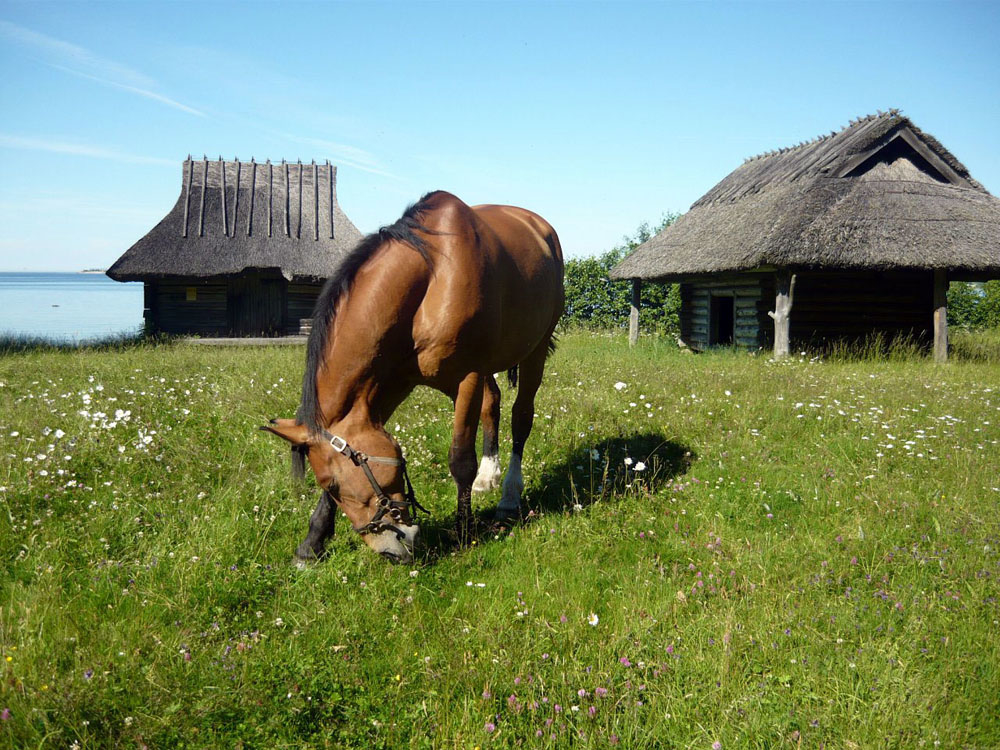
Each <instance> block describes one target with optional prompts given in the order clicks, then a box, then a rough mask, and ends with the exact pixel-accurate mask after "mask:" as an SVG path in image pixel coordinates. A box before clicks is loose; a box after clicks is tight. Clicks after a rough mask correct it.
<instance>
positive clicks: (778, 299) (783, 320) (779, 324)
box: [767, 271, 795, 359]
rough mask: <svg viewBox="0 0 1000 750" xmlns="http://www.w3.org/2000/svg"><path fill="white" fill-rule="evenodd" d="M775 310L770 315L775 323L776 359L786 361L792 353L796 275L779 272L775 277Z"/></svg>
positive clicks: (788, 272) (769, 312)
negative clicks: (792, 315)
mask: <svg viewBox="0 0 1000 750" xmlns="http://www.w3.org/2000/svg"><path fill="white" fill-rule="evenodd" d="M774 288H775V296H774V310H773V311H768V313H767V314H768V315H770V316H771V319H772V320H773V321H774V358H775V359H784V358H785V357H787V356H788V354H789V352H790V351H791V344H790V343H789V335H788V331H789V328H790V327H791V312H792V300H793V297H794V295H795V274H794V273H791V272H790V271H778V272H777V273H776V274H775V276H774Z"/></svg>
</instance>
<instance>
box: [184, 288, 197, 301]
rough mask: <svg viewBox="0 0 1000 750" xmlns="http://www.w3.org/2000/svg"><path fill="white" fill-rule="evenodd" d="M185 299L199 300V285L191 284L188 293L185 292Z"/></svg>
mask: <svg viewBox="0 0 1000 750" xmlns="http://www.w3.org/2000/svg"><path fill="white" fill-rule="evenodd" d="M184 299H185V300H187V301H188V302H197V301H198V287H196V286H189V287H188V288H187V293H186V294H185V296H184Z"/></svg>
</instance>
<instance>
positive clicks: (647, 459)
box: [418, 432, 696, 562]
mask: <svg viewBox="0 0 1000 750" xmlns="http://www.w3.org/2000/svg"><path fill="white" fill-rule="evenodd" d="M591 442H592V444H593V445H595V446H599V447H597V448H593V449H588V451H587V453H586V454H585V455H583V456H581V454H579V453H576V454H574V455H573V456H568V457H566V458H564V459H563V460H562V461H560V462H559V463H557V464H554V465H550V466H546V467H545V470H544V471H542V473H541V474H539V475H537V476H536V478H534V479H532V480H531V481H530V483H529V484H527V485H526V487H525V492H524V497H523V498H522V501H521V506H522V507H521V511H522V518H521V520H520V522H516V521H515V522H498V521H497V520H496V517H495V515H494V511H495V508H496V501H499V493H500V491H499V490H496V491H494V492H493V493H490V495H489V496H488V497H489V498H490V500H491V502H490V503H489V505H487V506H486V507H480V508H478V509H475V510H474V511H473V518H474V520H475V530H474V532H473V539H474V540H475V542H476V543H477V544H484V543H489V542H491V541H493V540H494V538H496V537H497V536H499V535H503V534H505V533H506V532H507V531H508V530H509V529H510V528H511V526H512V525H522V526H523V525H525V524H530V523H533V522H534V521H535V520H537V519H539V518H541V517H542V516H544V514H546V513H561V512H563V511H565V510H568V509H571V508H576V507H577V506H579V508H577V509H583V508H586V507H588V506H590V505H592V504H594V503H596V502H598V501H600V500H604V499H607V498H609V497H611V496H613V495H625V494H628V493H630V492H641V493H643V494H655V493H656V492H657V491H659V490H661V489H662V488H664V487H666V486H667V485H668V484H669V483H670V482H671V481H673V479H674V478H676V477H677V476H680V475H681V474H684V473H685V472H686V471H687V470H688V467H689V466H690V465H691V464H692V463H693V462H694V461H695V460H696V456H695V454H694V452H693V451H692V450H691V449H690V448H689V447H687V446H685V445H681V444H680V443H676V442H674V441H672V440H668V439H667V438H666V437H664V436H663V435H661V434H658V433H652V432H645V433H635V434H630V435H617V436H609V437H605V438H599V437H595V436H591ZM418 547H419V548H420V550H419V554H420V555H421V556H422V557H423V559H424V562H433V561H435V560H436V559H438V558H440V557H443V556H445V555H447V554H450V553H451V552H453V551H455V550H457V549H459V544H458V539H457V537H456V534H455V514H454V513H451V514H449V515H448V516H433V517H430V518H422V519H421V523H420V540H419V543H418Z"/></svg>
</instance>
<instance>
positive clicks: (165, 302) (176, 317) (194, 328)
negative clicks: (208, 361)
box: [146, 281, 227, 336]
mask: <svg viewBox="0 0 1000 750" xmlns="http://www.w3.org/2000/svg"><path fill="white" fill-rule="evenodd" d="M188 287H194V288H195V289H196V290H197V299H196V300H188V299H187V289H188ZM146 290H147V293H146V300H147V305H148V307H149V311H150V318H151V323H152V326H153V328H154V330H156V331H160V332H162V333H187V334H197V335H199V336H225V335H227V330H226V329H227V321H226V285H225V284H218V283H216V284H209V283H205V282H197V281H190V282H163V281H161V282H146Z"/></svg>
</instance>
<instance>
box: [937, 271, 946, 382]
mask: <svg viewBox="0 0 1000 750" xmlns="http://www.w3.org/2000/svg"><path fill="white" fill-rule="evenodd" d="M934 361H935V362H947V361H948V270H947V269H945V268H935V269H934Z"/></svg>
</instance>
